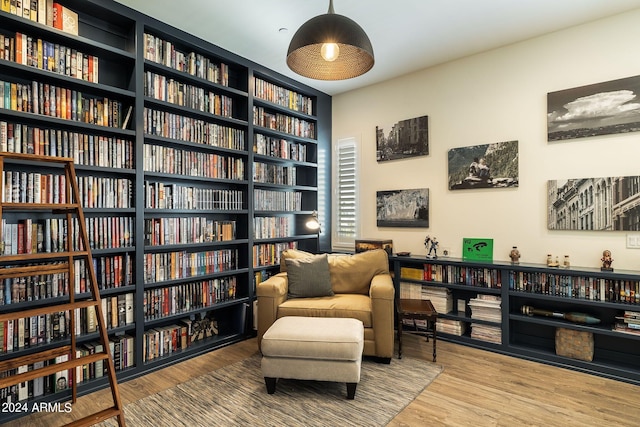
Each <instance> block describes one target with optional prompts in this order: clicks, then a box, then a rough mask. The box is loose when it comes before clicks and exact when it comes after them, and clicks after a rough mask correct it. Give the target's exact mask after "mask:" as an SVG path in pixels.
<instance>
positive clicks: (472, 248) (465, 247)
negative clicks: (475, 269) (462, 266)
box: [462, 237, 493, 261]
mask: <svg viewBox="0 0 640 427" xmlns="http://www.w3.org/2000/svg"><path fill="white" fill-rule="evenodd" d="M462 259H464V260H469V261H493V239H470V238H466V237H465V238H464V239H462Z"/></svg>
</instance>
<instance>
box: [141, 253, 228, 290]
mask: <svg viewBox="0 0 640 427" xmlns="http://www.w3.org/2000/svg"><path fill="white" fill-rule="evenodd" d="M237 268H238V250H237V249H220V250H215V251H202V252H187V251H177V252H161V253H146V254H145V263H144V283H154V282H163V281H166V280H177V279H184V278H189V277H197V276H202V275H205V274H212V273H220V272H224V271H230V270H235V269H237Z"/></svg>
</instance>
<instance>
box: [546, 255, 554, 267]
mask: <svg viewBox="0 0 640 427" xmlns="http://www.w3.org/2000/svg"><path fill="white" fill-rule="evenodd" d="M552 262H553V260H552V259H551V254H547V266H550V265H551V263H552Z"/></svg>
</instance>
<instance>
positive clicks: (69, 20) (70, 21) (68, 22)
mask: <svg viewBox="0 0 640 427" xmlns="http://www.w3.org/2000/svg"><path fill="white" fill-rule="evenodd" d="M0 8H1V9H0V10H2V11H3V12H8V13H11V14H13V15H17V16H21V17H23V18H25V19H29V20H31V21H33V22H38V23H40V24H42V25H47V26H49V27H53V28H57V29H59V30H62V31H65V32H67V33H71V34H74V35H76V36H77V35H78V14H77V13H76V12H74V11H73V10H71V9H68V8H66V7H64V6H63V5H62V4H60V3H58V2H54V1H53V0H2V2H1V3H0Z"/></svg>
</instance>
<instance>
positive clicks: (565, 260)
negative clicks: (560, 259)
mask: <svg viewBox="0 0 640 427" xmlns="http://www.w3.org/2000/svg"><path fill="white" fill-rule="evenodd" d="M569 267H571V263H570V262H569V255H565V256H564V268H569Z"/></svg>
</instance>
